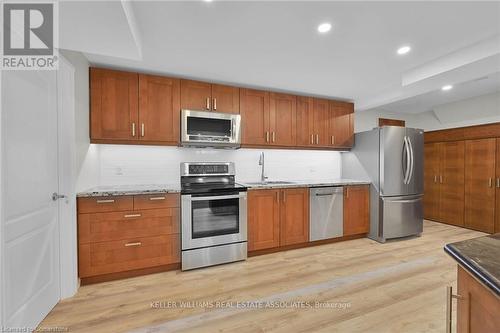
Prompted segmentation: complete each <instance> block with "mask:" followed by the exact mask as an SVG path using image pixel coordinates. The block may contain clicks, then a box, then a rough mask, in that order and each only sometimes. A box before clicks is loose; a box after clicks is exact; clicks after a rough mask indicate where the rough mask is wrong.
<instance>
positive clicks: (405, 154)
mask: <svg viewBox="0 0 500 333" xmlns="http://www.w3.org/2000/svg"><path fill="white" fill-rule="evenodd" d="M407 140H408V139H407V137H406V136H405V137H404V138H403V157H406V158H403V161H404V162H403V172H404V178H403V183H404V184H408V176H409V171H410V167H409V163H410V150H409V148H408V141H407Z"/></svg>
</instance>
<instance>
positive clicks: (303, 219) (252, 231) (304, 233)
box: [248, 188, 309, 251]
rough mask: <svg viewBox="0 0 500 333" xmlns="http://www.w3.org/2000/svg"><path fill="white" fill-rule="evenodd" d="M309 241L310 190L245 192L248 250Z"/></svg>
mask: <svg viewBox="0 0 500 333" xmlns="http://www.w3.org/2000/svg"><path fill="white" fill-rule="evenodd" d="M307 241H309V189H308V188H294V189H269V190H268V189H266V190H250V191H249V192H248V250H249V251H256V250H264V249H271V248H275V247H279V246H285V245H292V244H299V243H305V242H307Z"/></svg>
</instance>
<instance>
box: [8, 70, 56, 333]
mask: <svg viewBox="0 0 500 333" xmlns="http://www.w3.org/2000/svg"><path fill="white" fill-rule="evenodd" d="M56 83H57V82H56V72H55V71H12V72H11V71H4V72H3V73H2V122H1V126H2V128H1V144H2V156H1V163H2V164H1V171H2V177H1V179H2V188H1V191H2V192H1V196H0V198H1V200H2V202H1V207H2V220H1V223H2V225H1V227H2V234H1V239H0V240H1V245H2V248H1V253H2V272H3V277H2V280H1V281H2V285H1V287H2V292H1V295H2V297H1V298H2V299H1V302H2V316H1V317H2V321H3V326H4V327H32V328H34V327H36V326H37V325H38V323H39V322H40V321H41V320H42V319H43V318H44V317H45V316H46V315H47V313H48V312H49V311H50V310H51V309H52V308H53V307H54V305H55V304H56V303H57V302H58V300H59V298H60V290H59V288H60V286H59V279H60V275H59V270H60V268H59V222H58V204H59V203H58V201H53V200H52V193H53V192H57V191H58V170H57V167H58V156H57V149H58V146H57V133H58V131H57V84H56Z"/></svg>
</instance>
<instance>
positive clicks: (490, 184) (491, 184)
mask: <svg viewBox="0 0 500 333" xmlns="http://www.w3.org/2000/svg"><path fill="white" fill-rule="evenodd" d="M492 186H493V178H491V177H490V179H488V187H492Z"/></svg>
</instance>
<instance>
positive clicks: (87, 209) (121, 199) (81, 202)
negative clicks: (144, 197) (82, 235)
mask: <svg viewBox="0 0 500 333" xmlns="http://www.w3.org/2000/svg"><path fill="white" fill-rule="evenodd" d="M77 203H78V209H77V210H78V213H101V212H120V211H126V210H132V209H134V197H133V196H128V195H124V196H114V197H88V198H78V199H77Z"/></svg>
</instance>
